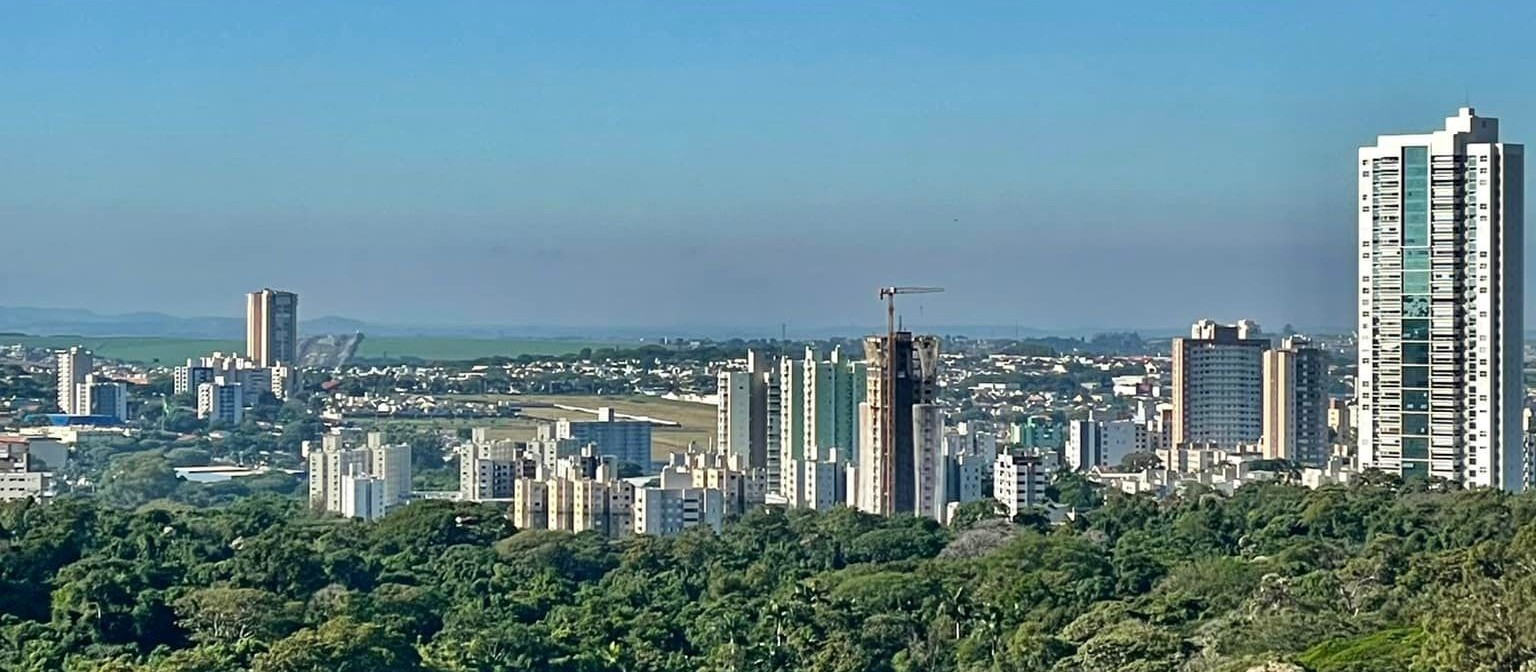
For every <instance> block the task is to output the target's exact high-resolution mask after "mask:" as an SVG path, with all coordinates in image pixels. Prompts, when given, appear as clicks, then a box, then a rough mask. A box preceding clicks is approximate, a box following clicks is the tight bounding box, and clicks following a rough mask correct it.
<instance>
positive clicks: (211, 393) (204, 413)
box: [197, 376, 245, 425]
mask: <svg viewBox="0 0 1536 672" xmlns="http://www.w3.org/2000/svg"><path fill="white" fill-rule="evenodd" d="M197 417H199V418H204V419H206V420H210V421H218V422H222V423H224V424H226V425H238V424H240V421H241V420H243V419H245V391H244V388H242V387H241V386H240V383H236V382H232V381H229V380H227V379H226V378H224V377H223V376H217V377H215V378H214V379H213V380H212V381H211V382H207V383H203V384H201V385H198V386H197Z"/></svg>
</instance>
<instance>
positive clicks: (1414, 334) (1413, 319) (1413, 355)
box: [1398, 147, 1430, 477]
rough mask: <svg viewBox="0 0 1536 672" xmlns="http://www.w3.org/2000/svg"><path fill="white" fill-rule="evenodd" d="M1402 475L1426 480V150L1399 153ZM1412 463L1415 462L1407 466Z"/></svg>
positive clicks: (1417, 149)
mask: <svg viewBox="0 0 1536 672" xmlns="http://www.w3.org/2000/svg"><path fill="white" fill-rule="evenodd" d="M1402 166H1403V173H1402V174H1403V199H1402V223H1403V239H1402V250H1403V257H1402V258H1403V286H1402V287H1403V289H1402V306H1403V312H1402V317H1403V334H1402V353H1403V360H1402V361H1403V364H1402V367H1403V368H1402V396H1401V397H1400V401H1399V403H1400V406H1399V408H1398V410H1399V411H1400V412H1401V413H1402V416H1401V417H1402V436H1401V439H1402V451H1403V452H1402V459H1403V475H1404V476H1410V477H1411V476H1414V475H1423V476H1428V474H1429V465H1428V463H1427V460H1428V459H1429V304H1430V297H1429V294H1430V291H1429V289H1430V278H1429V257H1430V252H1429V205H1430V201H1429V148H1428V147H1404V148H1403V159H1402ZM1410 460H1414V461H1417V462H1410Z"/></svg>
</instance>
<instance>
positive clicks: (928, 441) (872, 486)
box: [854, 331, 944, 517]
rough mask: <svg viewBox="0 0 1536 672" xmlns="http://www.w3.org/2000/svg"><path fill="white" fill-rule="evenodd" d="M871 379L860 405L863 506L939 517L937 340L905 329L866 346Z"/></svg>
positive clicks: (941, 503) (859, 488) (859, 496)
mask: <svg viewBox="0 0 1536 672" xmlns="http://www.w3.org/2000/svg"><path fill="white" fill-rule="evenodd" d="M864 359H865V362H866V365H867V367H868V368H867V371H868V378H867V390H866V394H865V402H864V403H862V404H860V405H859V434H860V440H859V460H858V467H857V484H856V486H855V490H856V491H855V493H854V499H855V501H856V502H857V504H858V508H859V509H861V510H864V511H868V512H870V513H877V514H883V515H891V514H896V513H915V514H918V515H926V516H930V517H932V516H934V515H935V514H936V513H937V514H940V515H942V509H943V507H944V501H943V500H944V488H943V484H942V482H941V481H942V479H943V475H944V470H943V469H942V468H941V465H939V464H938V460H939V459H940V458H941V455H940V446H941V444H942V435H943V431H944V416H943V412H942V410H941V409H940V408H939V406H937V405H936V404H935V402H936V401H937V397H938V369H939V341H938V339H937V338H935V337H932V336H916V337H914V336H913V335H912V333H911V332H908V331H896V332H893V333H892V334H890V335H886V336H871V337H869V338H867V339H865V341H864Z"/></svg>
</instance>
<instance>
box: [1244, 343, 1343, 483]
mask: <svg viewBox="0 0 1536 672" xmlns="http://www.w3.org/2000/svg"><path fill="white" fill-rule="evenodd" d="M1327 375H1328V363H1327V361H1326V360H1325V359H1324V357H1323V351H1322V350H1319V349H1318V348H1316V347H1314V346H1313V345H1312V344H1311V343H1310V342H1308V341H1307V340H1306V339H1304V338H1301V337H1295V336H1293V337H1288V338H1286V339H1284V340H1282V341H1281V342H1280V344H1279V345H1278V346H1277V347H1276V348H1275V349H1273V350H1270V351H1269V352H1266V353H1264V438H1263V441H1262V442H1261V444H1262V445H1261V448H1262V450H1263V453H1264V456H1265V457H1268V458H1271V459H1281V460H1290V461H1293V462H1299V463H1301V464H1303V465H1305V466H1309V467H1321V466H1323V464H1324V463H1326V462H1327V461H1328V456H1329V454H1330V453H1331V450H1330V447H1329V442H1328V413H1329V409H1328V383H1327Z"/></svg>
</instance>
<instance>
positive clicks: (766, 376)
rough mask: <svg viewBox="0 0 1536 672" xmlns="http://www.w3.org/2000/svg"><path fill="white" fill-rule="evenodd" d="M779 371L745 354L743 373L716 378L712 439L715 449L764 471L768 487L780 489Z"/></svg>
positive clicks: (755, 356)
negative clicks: (745, 367) (714, 441)
mask: <svg viewBox="0 0 1536 672" xmlns="http://www.w3.org/2000/svg"><path fill="white" fill-rule="evenodd" d="M778 379H779V371H777V370H774V369H773V367H771V366H770V365H769V364H768V362H767V360H766V359H763V358H762V357H759V356H758V354H757V353H756V352H752V351H748V352H747V370H745V371H722V372H721V373H720V374H719V376H718V381H717V385H718V392H717V394H718V398H719V401H718V402H717V405H716V428H715V436H716V439H717V441H718V445H717V448H718V449H719V450H721V451H722V452H725V453H730V454H734V455H740V456H742V458H743V459H745V460H747V463H748V464H749V465H751V466H752V467H756V468H761V469H765V470H767V471H768V479H769V487H770V488H773V489H775V490H777V489H778V488H779V487H780V485H779V482H780V476H779V463H780V461H781V459H782V456H781V454H780V452H781V451H780V449H779V440H780V438H781V435H782V431H781V428H780V427H779V423H780V422H781V420H782V418H781V415H782V407H781V401H780V399H779V396H780V393H781V391H780V386H779V380H778Z"/></svg>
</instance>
